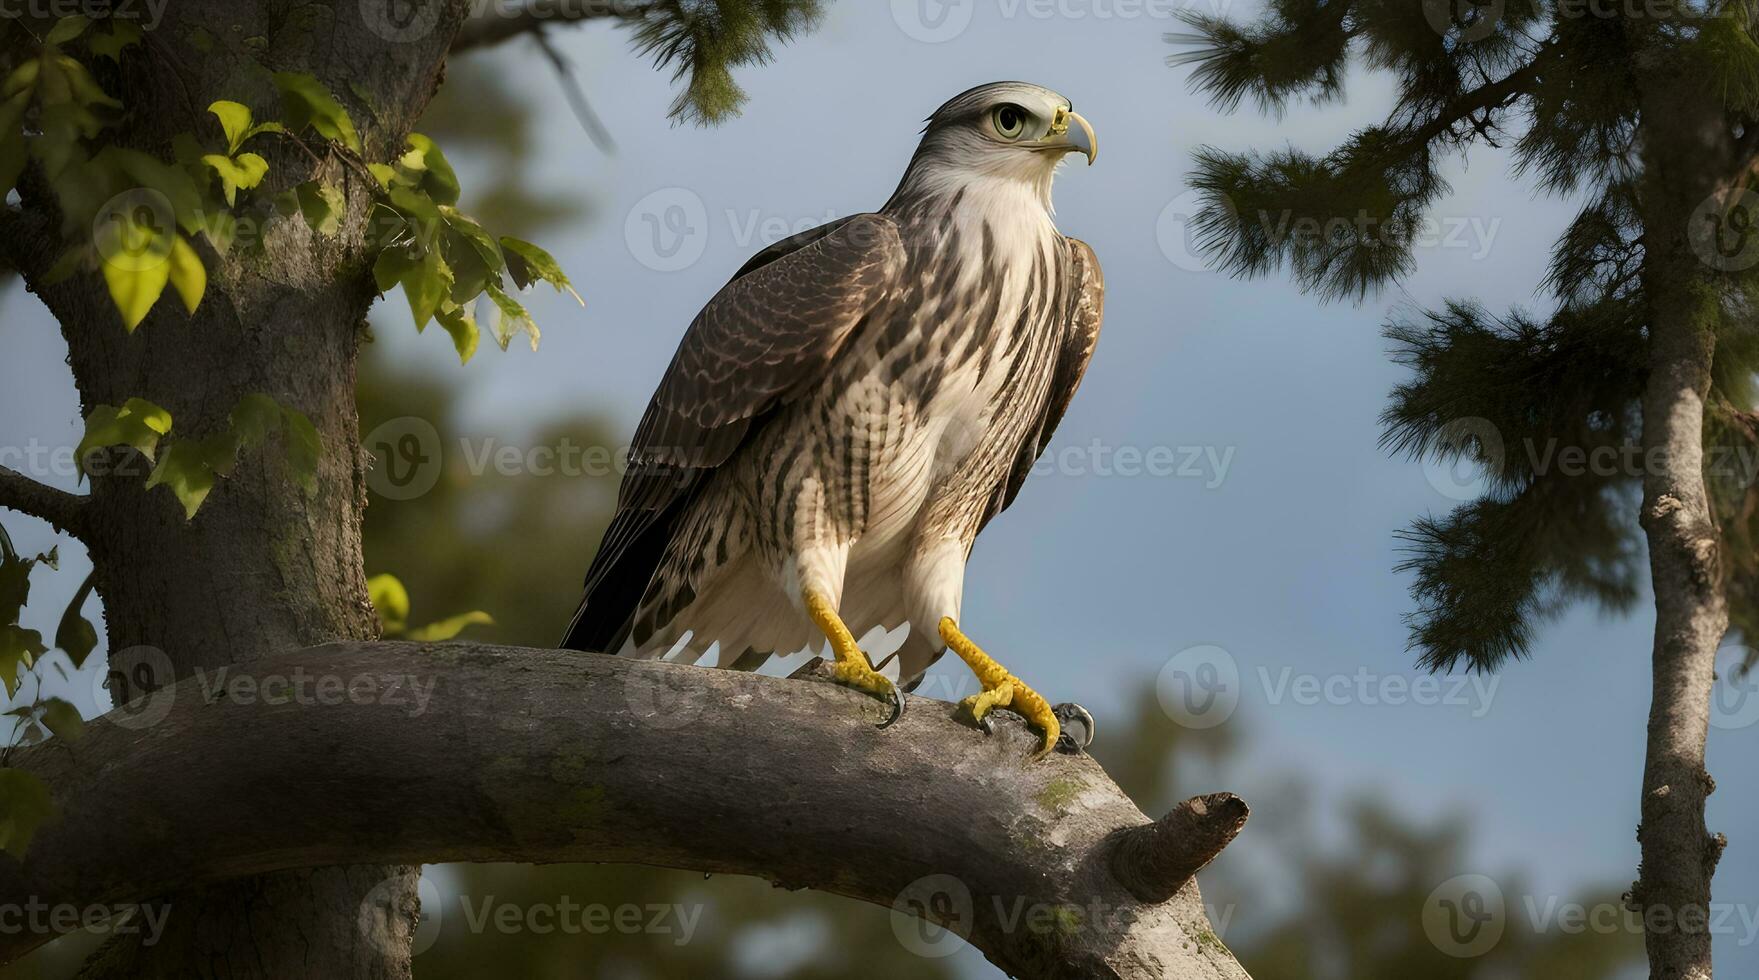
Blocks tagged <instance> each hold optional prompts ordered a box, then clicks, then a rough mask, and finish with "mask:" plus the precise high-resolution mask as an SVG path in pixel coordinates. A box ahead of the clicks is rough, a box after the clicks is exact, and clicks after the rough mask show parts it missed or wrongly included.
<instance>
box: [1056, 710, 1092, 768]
mask: <svg viewBox="0 0 1759 980" xmlns="http://www.w3.org/2000/svg"><path fill="white" fill-rule="evenodd" d="M1051 714H1054V715H1056V716H1057V722H1058V723H1059V724H1061V725H1062V728H1063V732H1062V734H1061V735H1058V736H1057V746H1056V747H1057V751H1058V752H1062V753H1065V754H1067V755H1080V754H1081V753H1082V752H1083V751H1085V750H1086V748H1087V747H1088V746H1089V745H1092V744H1093V736H1094V735H1095V734H1096V733H1097V731H1098V728H1097V727H1096V726H1095V725H1094V723H1093V715H1092V714H1090V713H1089V712H1088V710H1087V709H1086V708H1083V707H1081V706H1080V705H1078V704H1076V703H1075V702H1073V701H1065V702H1063V703H1062V704H1059V705H1056V706H1054V707H1052V708H1051Z"/></svg>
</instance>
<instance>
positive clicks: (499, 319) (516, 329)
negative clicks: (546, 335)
mask: <svg viewBox="0 0 1759 980" xmlns="http://www.w3.org/2000/svg"><path fill="white" fill-rule="evenodd" d="M486 291H487V292H488V294H489V299H491V300H494V302H495V310H496V313H497V314H498V315H497V316H496V318H495V340H496V342H497V343H499V344H500V345H501V349H502V350H506V349H507V345H508V344H510V343H512V342H513V338H514V337H515V336H517V335H519V334H520V333H524V334H526V335H527V336H529V337H530V338H531V349H532V350H534V351H535V350H537V342H538V338H539V332H538V328H537V323H536V322H535V321H533V320H532V318H531V314H529V313H527V312H526V311H525V307H524V306H522V305H520V303H519V301H518V300H516V299H514V298H513V297H511V296H508V295H507V294H506V293H504V292H502V291H501V290H500V289H498V288H497V287H495V286H492V285H491V286H490V287H489V288H488V289H487V290H486Z"/></svg>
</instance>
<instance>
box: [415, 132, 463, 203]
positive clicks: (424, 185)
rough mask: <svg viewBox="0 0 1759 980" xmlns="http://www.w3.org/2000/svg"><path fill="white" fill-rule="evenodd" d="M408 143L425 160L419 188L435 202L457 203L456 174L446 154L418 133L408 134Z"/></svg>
mask: <svg viewBox="0 0 1759 980" xmlns="http://www.w3.org/2000/svg"><path fill="white" fill-rule="evenodd" d="M409 145H410V147H411V148H413V149H414V150H415V151H416V152H418V153H420V154H421V155H422V158H423V161H424V162H425V167H424V170H425V172H424V173H423V175H422V181H421V189H422V190H424V191H426V192H427V195H428V196H429V197H431V198H433V199H434V202H435V203H436V204H457V203H458V195H459V189H458V174H457V173H456V172H454V171H453V169H452V164H450V163H448V162H447V160H446V155H445V154H444V153H441V152H440V148H439V146H438V145H436V144H435V143H434V141H433V140H431V139H429V138H427V137H426V136H423V135H422V134H420V133H410V134H409Z"/></svg>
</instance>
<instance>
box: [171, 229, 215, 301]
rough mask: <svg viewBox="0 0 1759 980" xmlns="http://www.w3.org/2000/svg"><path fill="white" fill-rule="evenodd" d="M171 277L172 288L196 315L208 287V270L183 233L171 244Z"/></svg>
mask: <svg viewBox="0 0 1759 980" xmlns="http://www.w3.org/2000/svg"><path fill="white" fill-rule="evenodd" d="M170 277H171V286H172V288H174V289H176V290H177V295H178V296H180V297H182V299H183V307H184V309H186V310H188V311H189V313H190V315H191V316H194V315H195V309H196V307H198V306H200V305H201V302H202V294H203V293H205V292H207V289H208V270H207V268H206V267H205V266H203V265H202V259H201V256H199V255H197V254H195V249H194V248H193V247H191V245H190V244H189V240H188V239H186V238H184V237H183V236H181V235H179V236H178V237H177V240H176V241H175V242H172V244H171V264H170Z"/></svg>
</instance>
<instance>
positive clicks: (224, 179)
mask: <svg viewBox="0 0 1759 980" xmlns="http://www.w3.org/2000/svg"><path fill="white" fill-rule="evenodd" d="M202 162H203V163H206V164H207V165H208V166H209V167H211V168H212V169H213V171H214V173H216V174H218V175H219V177H220V186H221V188H222V189H224V191H225V194H226V204H227V205H228V206H231V205H233V204H236V203H237V198H238V192H239V191H240V190H250V189H251V188H252V187H255V186H257V185H258V184H260V183H262V182H263V176H264V175H265V174H267V173H268V172H269V161H267V160H265V159H263V158H262V157H261V156H258V155H257V154H255V153H240V154H238V155H237V156H235V157H228V156H223V155H221V154H219V153H210V154H208V155H207V156H204V157H202Z"/></svg>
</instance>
